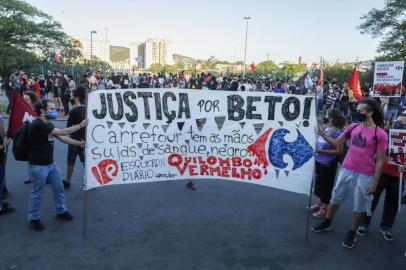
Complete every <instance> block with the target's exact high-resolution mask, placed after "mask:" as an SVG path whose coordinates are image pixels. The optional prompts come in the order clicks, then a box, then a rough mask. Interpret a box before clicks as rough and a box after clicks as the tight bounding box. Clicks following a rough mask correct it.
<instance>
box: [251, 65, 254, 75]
mask: <svg viewBox="0 0 406 270" xmlns="http://www.w3.org/2000/svg"><path fill="white" fill-rule="evenodd" d="M251 71H252V73H255V64H254V63H252V64H251Z"/></svg>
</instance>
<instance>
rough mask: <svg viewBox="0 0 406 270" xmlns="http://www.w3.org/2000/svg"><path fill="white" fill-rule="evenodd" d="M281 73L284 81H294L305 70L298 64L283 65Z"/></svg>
mask: <svg viewBox="0 0 406 270" xmlns="http://www.w3.org/2000/svg"><path fill="white" fill-rule="evenodd" d="M281 71H282V74H283V75H284V77H285V78H284V79H285V80H296V79H298V78H299V77H300V76H301V75H303V73H305V71H306V69H305V67H304V66H303V65H300V64H285V65H283V67H282V69H281Z"/></svg>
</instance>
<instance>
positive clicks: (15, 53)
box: [0, 0, 66, 75]
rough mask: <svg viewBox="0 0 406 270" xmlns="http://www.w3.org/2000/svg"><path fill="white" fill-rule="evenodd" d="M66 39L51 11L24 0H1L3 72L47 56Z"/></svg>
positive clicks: (0, 35) (0, 54)
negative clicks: (48, 11) (50, 13)
mask: <svg viewBox="0 0 406 270" xmlns="http://www.w3.org/2000/svg"><path fill="white" fill-rule="evenodd" d="M65 39H66V34H65V33H64V32H63V31H62V27H61V25H60V24H59V23H58V22H56V21H54V19H53V18H52V17H51V16H49V15H48V14H46V13H44V12H42V11H40V10H38V9H37V8H35V7H33V6H31V5H30V4H28V3H26V2H24V1H20V0H0V59H1V60H2V64H1V65H0V73H2V74H4V75H7V74H8V73H9V72H10V71H11V69H12V68H13V67H15V65H16V64H18V65H19V67H21V68H22V67H26V66H28V65H32V64H34V63H36V61H38V57H37V55H39V56H40V57H45V55H47V53H48V52H49V51H55V50H56V49H58V48H60V47H61V46H62V45H63V44H64V42H65ZM4 61H5V62H4ZM32 61H34V62H32Z"/></svg>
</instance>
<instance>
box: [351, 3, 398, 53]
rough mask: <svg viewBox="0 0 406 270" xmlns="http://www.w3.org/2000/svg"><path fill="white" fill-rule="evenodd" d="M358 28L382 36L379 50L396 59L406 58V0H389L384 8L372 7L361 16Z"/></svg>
mask: <svg viewBox="0 0 406 270" xmlns="http://www.w3.org/2000/svg"><path fill="white" fill-rule="evenodd" d="M361 20H363V22H362V23H361V25H359V26H358V29H359V30H360V31H361V33H363V34H370V35H371V36H372V37H374V38H381V42H380V43H379V46H378V52H379V53H382V54H383V55H384V56H387V57H390V58H392V59H393V58H396V59H398V60H399V59H405V58H406V1H405V0H387V1H385V6H384V7H383V8H382V9H376V8H373V9H371V10H370V11H369V12H368V13H367V14H366V15H364V16H362V17H361Z"/></svg>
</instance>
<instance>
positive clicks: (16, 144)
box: [12, 123, 30, 161]
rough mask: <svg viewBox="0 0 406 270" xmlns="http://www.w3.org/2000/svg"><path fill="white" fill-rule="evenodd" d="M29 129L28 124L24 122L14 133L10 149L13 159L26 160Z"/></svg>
mask: <svg viewBox="0 0 406 270" xmlns="http://www.w3.org/2000/svg"><path fill="white" fill-rule="evenodd" d="M29 129H30V124H29V123H26V124H24V125H23V126H21V127H20V128H19V129H18V130H17V132H16V134H15V135H14V139H13V149H12V150H13V155H14V158H15V160H18V161H28V150H29V140H28V138H29V136H28V133H29Z"/></svg>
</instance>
